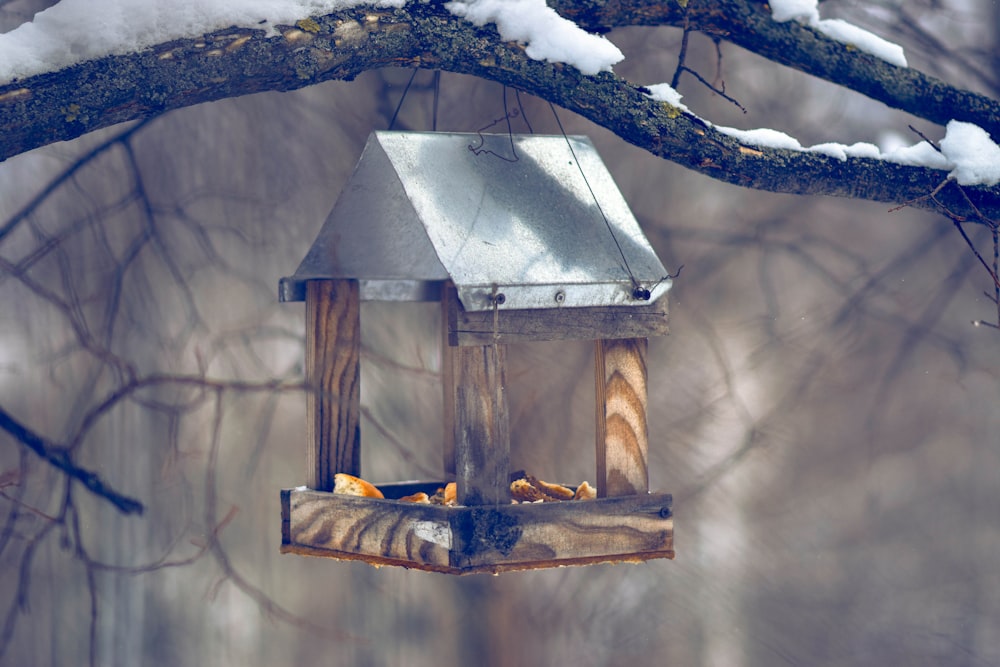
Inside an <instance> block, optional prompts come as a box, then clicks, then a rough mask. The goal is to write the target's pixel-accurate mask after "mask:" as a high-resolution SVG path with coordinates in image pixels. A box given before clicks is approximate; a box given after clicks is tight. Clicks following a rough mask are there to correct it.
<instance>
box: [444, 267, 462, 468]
mask: <svg viewBox="0 0 1000 667" xmlns="http://www.w3.org/2000/svg"><path fill="white" fill-rule="evenodd" d="M457 299H458V296H457V294H456V292H455V286H454V285H453V284H452V283H451V282H450V281H449V282H447V283H446V284H445V286H444V288H443V289H442V290H441V387H442V389H443V390H444V434H443V440H442V454H443V457H444V475H445V477H446V478H449V479H450V478H453V477H454V476H455V355H456V354H457V352H458V350H457V349H456V348H454V347H452V346H451V340H450V339H451V330H452V320H451V319H449V312H450V311H453V310H454V308H455V305H454V301H455V300H457Z"/></svg>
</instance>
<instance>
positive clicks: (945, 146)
mask: <svg viewBox="0 0 1000 667" xmlns="http://www.w3.org/2000/svg"><path fill="white" fill-rule="evenodd" d="M941 152H942V153H944V156H945V157H946V158H947V159H948V161H949V162H951V163H953V164H954V165H955V168H954V169H953V170H952V172H951V174H949V176H951V177H952V178H954V179H955V180H956V181H958V183H959V185H990V186H993V185H996V184H997V183H1000V146H997V145H996V144H995V143H994V142H993V140H992V139H990V135H989V133H987V132H986V130H984V129H983V128H981V127H979V126H978V125H973V124H972V123H963V122H961V121H957V120H952V121H949V122H948V127H947V128H946V131H945V135H944V139H942V140H941Z"/></svg>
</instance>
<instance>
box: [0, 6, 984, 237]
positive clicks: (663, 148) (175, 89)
mask: <svg viewBox="0 0 1000 667" xmlns="http://www.w3.org/2000/svg"><path fill="white" fill-rule="evenodd" d="M555 6H556V9H557V10H559V11H560V12H561V13H562V14H563V15H564V16H566V17H568V18H571V19H573V20H575V21H577V22H578V23H579V24H580V25H581V26H583V27H585V28H587V29H589V30H593V31H596V32H607V31H608V30H610V29H612V28H614V27H617V26H625V25H675V26H681V27H685V26H687V27H689V28H690V29H692V30H697V31H701V32H704V33H706V34H707V35H709V36H710V37H711V38H713V39H724V40H727V41H730V42H732V43H734V44H737V45H739V46H741V47H743V48H746V49H748V50H750V51H753V52H755V53H758V54H760V55H762V56H764V57H766V58H769V59H771V60H773V61H774V62H777V63H781V64H784V65H788V66H791V67H795V68H797V69H800V70H802V71H804V72H807V73H809V74H811V75H814V76H817V77H820V78H824V79H827V80H829V81H831V82H833V83H837V84H839V85H842V86H845V87H847V88H850V89H852V90H855V91H857V92H860V93H862V94H865V95H868V96H869V97H872V98H873V99H876V100H879V101H882V102H884V103H886V104H888V105H889V106H892V107H895V108H899V109H903V110H905V111H908V112H910V113H913V114H915V115H917V116H919V117H922V118H925V119H927V120H930V121H933V122H935V123H945V122H947V121H948V120H951V119H957V120H963V121H966V122H971V123H975V124H977V125H979V126H980V127H982V128H984V129H985V130H987V131H988V132H990V133H991V134H992V135H993V136H994V137H1000V102H997V101H995V100H991V99H989V98H987V97H985V96H983V95H978V94H975V93H972V92H969V91H964V90H961V89H959V88H957V87H954V86H949V85H948V84H946V83H944V82H942V81H939V80H937V79H934V78H933V77H930V76H927V75H925V74H922V73H920V72H918V71H916V70H913V69H909V68H900V67H896V66H894V65H891V64H889V63H887V62H885V61H883V60H880V59H879V58H876V57H874V56H871V55H868V54H866V53H863V52H860V51H858V50H856V49H849V48H847V47H846V46H845V45H844V44H842V43H840V42H835V41H832V40H830V39H827V38H826V37H824V36H822V35H820V34H819V33H817V32H815V31H814V30H812V29H810V28H808V27H806V26H803V25H801V24H798V23H796V22H788V23H776V22H774V21H773V20H772V19H771V16H770V13H769V11H768V10H767V8H766V5H765V4H764V3H760V2H750V0H691V1H690V2H688V3H687V7H686V9H682V8H681V6H680V4H678V3H659V2H652V1H651V0H632V1H631V2H625V3H620V2H615V3H612V2H605V1H593V2H583V1H582V0H563V1H561V2H558V3H556V5H555ZM344 26H352V28H351V30H346V29H345V28H344ZM279 32H280V34H279V35H277V36H273V37H267V36H266V35H265V33H264V31H262V30H252V29H244V28H229V29H226V30H221V31H217V32H215V33H212V34H209V35H205V36H204V37H202V38H198V39H184V40H177V41H174V42H170V43H166V44H161V45H158V46H156V47H153V48H150V49H147V50H145V51H142V52H140V53H133V54H129V55H124V56H110V57H106V58H101V59H98V60H93V61H90V62H86V63H81V64H79V65H75V66H73V67H70V68H67V69H65V70H62V71H59V72H52V73H48V74H43V75H39V76H35V77H31V78H29V79H25V80H23V81H18V82H15V83H12V84H8V85H6V86H3V87H0V128H2V129H3V132H2V134H0V158H3V159H6V158H7V157H10V156H12V155H16V154H18V153H21V152H24V151H27V150H30V149H32V148H36V147H38V146H43V145H45V144H48V143H51V142H53V141H59V140H65V139H71V138H74V137H77V136H80V135H82V134H85V133H87V132H90V131H92V130H95V129H98V128H101V127H106V126H109V125H112V124H115V123H119V122H122V121H126V120H134V119H139V118H148V117H151V116H155V115H157V114H160V113H163V112H164V111H167V110H170V109H176V108H180V107H185V106H190V105H193V104H198V103H202V102H207V101H212V100H218V99H223V98H228V97H236V96H240V95H246V94H250V93H255V92H260V91H263V90H292V89H296V88H301V87H303V86H307V85H312V84H315V83H319V82H321V81H327V80H331V79H341V80H351V79H353V78H354V77H355V76H357V75H358V74H360V73H362V72H364V71H367V70H370V69H376V68H381V67H388V66H399V67H421V68H426V69H441V70H447V71H451V72H458V73H464V74H471V75H474V76H478V77H481V78H484V79H491V80H494V81H497V82H500V83H503V84H505V85H509V86H512V87H514V88H515V89H519V90H523V91H526V92H529V93H532V94H534V95H537V96H538V97H540V98H542V99H545V100H547V101H550V102H553V103H557V104H560V105H561V106H563V107H565V108H567V109H570V110H571V111H575V112H576V113H579V114H581V115H582V116H584V117H586V118H588V119H590V120H591V121H593V122H595V123H597V124H598V125H601V126H603V127H605V128H607V129H609V130H611V131H612V132H614V133H616V134H617V135H618V136H620V137H621V138H623V139H625V140H626V141H628V142H630V143H632V144H635V145H636V146H639V147H640V148H643V149H645V150H648V151H649V152H650V153H652V154H654V155H657V156H660V157H662V158H665V159H668V160H671V161H673V162H676V163H678V164H680V165H682V166H685V167H687V168H689V169H692V170H695V171H698V172H700V173H702V174H705V175H708V176H711V177H713V178H716V179H718V180H722V181H725V182H728V183H733V184H737V185H742V186H744V187H748V188H755V189H761V190H768V191H772V192H786V193H794V194H823V195H832V196H841V197H851V198H856V199H867V200H872V201H880V202H893V203H904V202H914V203H913V204H912V205H914V206H919V207H926V208H933V207H935V204H934V203H933V202H930V201H928V200H927V199H926V198H924V199H920V200H919V201H918V199H919V198H920V197H921V196H922V195H926V194H927V193H929V192H931V191H932V190H933V189H934V187H935V185H937V183H938V182H939V181H940V179H941V176H942V172H941V171H938V170H933V169H926V168H922V167H911V166H903V165H898V164H891V163H887V162H883V161H880V160H874V159H862V158H851V159H848V160H846V161H841V160H838V159H836V158H832V157H827V156H823V155H817V154H811V153H800V152H794V151H787V150H779V149H769V148H750V147H747V146H743V145H741V144H740V143H739V142H738V141H737V140H735V139H733V138H732V137H729V136H726V135H723V134H721V133H719V132H717V131H716V130H715V129H714V128H712V127H711V125H710V124H707V123H706V122H704V121H702V120H701V119H699V118H698V117H696V116H694V115H692V114H689V113H681V111H680V109H678V108H675V107H672V106H670V105H666V104H663V103H661V102H657V101H655V100H653V99H652V98H650V97H649V96H648V95H645V94H643V89H642V88H641V87H640V86H638V85H635V84H633V83H631V82H629V81H627V80H625V79H623V78H621V77H619V76H616V75H614V74H611V73H607V72H605V73H601V74H598V75H595V76H585V75H582V74H581V73H580V72H579V71H578V70H577V69H576V68H574V67H568V66H565V65H561V64H553V63H547V62H539V61H535V60H532V59H530V58H528V56H527V55H526V54H525V50H524V48H523V47H521V46H520V45H518V44H514V43H509V42H503V41H501V40H500V38H499V35H498V33H497V31H496V29H495V28H494V26H492V25H487V26H485V27H482V28H477V27H475V26H473V25H472V24H471V23H468V22H467V21H465V20H463V19H459V18H457V17H455V16H453V15H452V14H450V13H449V12H448V11H447V10H446V9H445V8H444V5H443V3H442V2H441V1H440V0H436V1H435V2H429V3H413V4H409V5H407V6H405V7H403V8H400V9H378V10H373V9H370V8H357V9H351V10H344V11H339V12H334V13H330V14H327V15H324V16H319V17H313V20H312V21H311V22H310V23H309V25H308V30H305V29H299V28H296V27H292V26H280V27H279ZM345 35H347V36H348V37H349V38H348V37H345ZM208 55H211V56H212V57H207V56H208ZM111 73H114V76H110V74H111ZM95 82H108V83H107V84H101V83H95ZM112 82H113V83H112ZM126 82H127V84H128V85H124V84H125V83H126ZM968 195H969V201H970V202H971V203H972V205H973V206H974V207H976V208H978V209H979V210H980V211H981V212H982V213H983V214H985V215H986V216H988V217H992V218H996V217H998V216H1000V187H997V186H994V187H975V188H968ZM942 203H943V204H944V205H945V206H947V207H948V208H949V209H950V210H952V211H954V212H955V213H957V214H959V215H962V216H966V217H970V218H971V217H973V216H972V215H971V209H970V207H969V203H968V202H966V201H965V199H964V198H962V197H961V196H959V195H957V194H955V195H953V196H952V198H951V199H949V200H947V201H944V202H942Z"/></svg>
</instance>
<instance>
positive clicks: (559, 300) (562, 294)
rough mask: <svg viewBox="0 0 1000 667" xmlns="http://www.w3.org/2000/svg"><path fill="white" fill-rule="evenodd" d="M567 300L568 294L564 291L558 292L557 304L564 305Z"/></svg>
mask: <svg viewBox="0 0 1000 667" xmlns="http://www.w3.org/2000/svg"><path fill="white" fill-rule="evenodd" d="M565 300H566V292H563V291H562V290H559V291H558V292H556V303H562V302H563V301H565Z"/></svg>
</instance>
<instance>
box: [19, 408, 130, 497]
mask: <svg viewBox="0 0 1000 667" xmlns="http://www.w3.org/2000/svg"><path fill="white" fill-rule="evenodd" d="M0 428H2V429H3V430H5V431H7V432H8V433H9V434H10V435H11V436H13V438H14V439H15V440H17V441H18V442H20V443H21V444H22V445H24V446H25V447H27V448H28V449H30V450H31V451H33V452H34V453H35V454H37V455H38V456H39V457H40V458H41V459H42V460H43V461H46V462H47V463H49V464H50V465H52V466H53V467H55V468H58V469H59V470H61V471H62V472H63V473H65V474H66V475H67V476H68V477H70V478H72V479H75V480H76V481H78V482H80V483H81V484H83V486H84V487H86V488H87V490H88V491H90V492H91V493H93V494H94V495H96V496H99V497H101V498H104V499H105V500H107V501H108V502H110V503H111V504H112V505H114V506H115V507H116V508H118V511H120V512H121V513H122V514H142V512H143V509H144V508H143V505H142V503H141V502H139V501H138V500H136V499H135V498H130V497H128V496H126V495H123V494H121V493H118V492H117V491H115V490H114V489H113V488H111V487H110V486H108V484H107V483H105V482H104V481H103V480H102V479H101V478H100V477H99V476H98V474H97V473H95V472H91V471H90V470H87V469H86V468H82V467H80V466H78V465H76V464H75V463H73V460H72V458H71V456H70V454H69V450H67V449H66V448H65V447H60V446H58V445H55V444H53V443H50V442H49V441H47V440H46V439H45V438H43V437H42V436H40V435H38V434H37V433H35V432H34V431H32V430H31V429H29V428H28V427H27V426H25V425H24V424H22V423H21V422H19V421H17V420H16V419H14V418H13V417H12V416H11V415H10V414H9V413H8V412H7V411H6V410H4V409H3V407H0Z"/></svg>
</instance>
